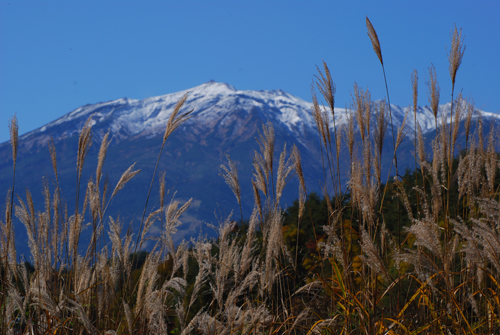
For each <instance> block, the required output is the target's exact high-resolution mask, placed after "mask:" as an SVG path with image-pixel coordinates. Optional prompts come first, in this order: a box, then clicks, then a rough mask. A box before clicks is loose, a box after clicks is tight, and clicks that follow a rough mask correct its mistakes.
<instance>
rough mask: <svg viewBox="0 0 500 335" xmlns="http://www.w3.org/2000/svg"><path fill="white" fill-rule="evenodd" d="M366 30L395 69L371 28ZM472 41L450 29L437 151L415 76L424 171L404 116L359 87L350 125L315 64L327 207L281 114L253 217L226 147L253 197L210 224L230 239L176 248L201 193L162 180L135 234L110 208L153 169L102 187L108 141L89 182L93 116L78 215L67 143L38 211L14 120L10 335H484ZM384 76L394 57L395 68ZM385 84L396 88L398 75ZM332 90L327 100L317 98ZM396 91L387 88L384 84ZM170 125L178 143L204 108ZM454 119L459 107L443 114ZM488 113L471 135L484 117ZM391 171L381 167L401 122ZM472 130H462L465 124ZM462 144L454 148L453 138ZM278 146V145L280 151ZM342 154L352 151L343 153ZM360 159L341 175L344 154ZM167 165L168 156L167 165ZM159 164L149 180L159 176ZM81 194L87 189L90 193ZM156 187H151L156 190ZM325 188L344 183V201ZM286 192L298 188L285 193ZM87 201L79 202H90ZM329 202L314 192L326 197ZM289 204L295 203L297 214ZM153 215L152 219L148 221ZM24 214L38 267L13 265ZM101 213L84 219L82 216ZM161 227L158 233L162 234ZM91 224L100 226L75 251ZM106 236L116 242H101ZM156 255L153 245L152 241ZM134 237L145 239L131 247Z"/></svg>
mask: <svg viewBox="0 0 500 335" xmlns="http://www.w3.org/2000/svg"><path fill="white" fill-rule="evenodd" d="M367 28H368V35H369V37H370V40H371V42H372V45H373V48H374V51H375V53H376V55H377V57H378V58H379V60H380V63H381V64H382V67H383V66H384V64H383V60H382V50H381V47H380V41H379V39H378V36H377V33H376V31H375V28H374V27H373V25H372V23H371V22H370V21H369V20H368V18H367ZM464 50H465V46H464V45H463V39H462V37H461V31H460V32H459V31H458V30H457V28H456V27H455V28H454V30H452V47H451V50H450V54H449V57H448V58H449V62H450V77H451V81H452V92H451V97H452V105H451V108H450V111H443V110H439V108H438V106H439V97H440V90H439V85H438V82H437V77H436V72H435V69H434V66H432V65H431V67H430V68H429V101H430V103H431V107H432V110H433V113H434V118H435V120H434V122H435V126H436V135H435V138H434V139H433V140H432V142H431V146H430V147H431V149H432V150H431V152H427V151H428V148H429V146H428V145H427V142H426V141H427V139H424V136H423V134H422V129H421V127H420V125H419V124H418V122H417V118H416V113H417V101H418V74H417V72H416V71H414V72H413V73H412V74H411V81H412V89H413V109H414V113H415V114H414V122H415V132H414V133H413V134H411V135H412V136H413V143H414V150H415V170H414V171H410V172H407V173H406V174H405V175H404V176H401V174H400V173H399V171H398V167H397V153H398V148H399V146H400V145H401V143H402V141H403V139H404V138H405V136H406V133H405V129H406V128H405V122H406V117H405V120H404V121H403V122H402V124H401V126H400V127H399V129H395V128H394V127H393V122H392V112H391V107H390V103H385V102H381V103H379V104H373V103H372V101H371V96H370V92H369V91H368V90H363V89H362V88H361V87H359V86H358V85H357V84H355V85H354V88H353V94H352V105H351V108H350V112H349V113H348V115H347V120H346V122H344V123H342V125H339V123H337V122H336V121H335V120H336V116H335V84H334V83H333V77H332V74H331V72H330V70H329V68H328V66H327V64H326V63H324V64H323V69H322V70H320V69H318V74H317V76H316V81H315V87H314V88H313V108H312V114H313V117H314V120H315V122H316V125H317V129H318V135H319V138H320V145H321V155H322V157H321V159H322V162H323V168H324V182H323V185H322V186H323V189H324V200H323V202H322V204H323V205H324V210H325V211H326V215H325V217H324V218H323V219H321V218H319V213H320V208H319V207H317V204H316V205H315V201H317V198H315V197H314V196H312V197H308V191H307V189H306V182H305V180H304V175H303V168H302V161H301V158H300V153H299V151H298V149H297V148H296V147H292V148H291V150H290V148H287V147H286V145H285V146H284V147H283V148H282V150H280V151H276V148H275V134H274V128H273V125H272V124H271V123H267V124H263V125H262V131H261V132H259V136H258V137H257V144H256V147H257V148H258V150H256V151H255V152H254V160H253V170H254V172H253V178H252V181H251V182H252V186H253V192H254V199H255V204H254V208H253V211H252V213H251V215H250V217H249V219H248V220H247V221H244V220H243V218H244V216H243V211H242V210H241V208H242V206H241V188H240V185H239V177H238V170H237V168H236V164H235V163H234V162H233V161H232V160H231V159H230V157H229V156H227V159H228V165H227V166H226V165H221V167H220V174H221V176H222V177H223V178H224V179H225V181H226V183H227V184H228V185H229V187H230V188H231V190H232V191H233V193H234V194H235V196H236V200H237V202H238V204H239V206H240V215H239V216H240V217H241V221H240V224H237V223H236V221H234V220H233V219H232V215H229V216H228V217H223V218H220V219H219V223H218V225H214V226H211V228H212V229H214V230H215V231H216V232H217V235H218V238H217V239H213V240H208V239H204V238H198V239H197V240H194V239H192V240H191V241H189V242H187V241H185V242H182V243H180V244H179V245H175V244H174V242H173V241H174V239H173V236H174V235H175V233H176V231H177V228H178V227H179V225H180V224H181V217H182V214H183V213H184V212H185V211H186V210H187V209H188V208H189V206H190V204H191V200H188V201H187V202H185V203H181V202H180V201H179V200H176V199H175V197H172V198H171V199H170V201H167V202H165V174H162V175H161V177H160V178H159V184H160V187H159V189H160V195H159V196H160V201H159V202H157V203H159V204H160V206H159V208H154V209H149V211H148V201H149V198H150V196H151V192H149V193H148V197H147V199H146V202H145V206H144V213H143V215H142V220H141V224H140V228H139V231H138V234H137V236H134V234H133V233H132V232H131V231H130V230H128V231H124V230H123V222H121V220H120V219H119V218H113V217H107V216H106V209H107V207H108V205H109V204H110V202H111V201H112V200H113V199H114V197H115V196H116V194H117V193H118V192H120V191H122V189H125V190H126V184H127V183H128V182H129V181H131V180H132V179H133V177H134V176H135V175H137V174H138V173H139V172H140V171H139V170H135V171H134V165H132V166H130V167H129V168H128V169H126V170H125V171H124V172H123V174H122V176H121V178H120V180H119V181H118V183H117V184H116V185H115V187H114V189H113V191H112V192H111V188H110V186H109V185H108V184H107V183H106V182H104V185H101V177H102V171H103V168H104V166H105V164H104V161H105V158H106V153H107V148H108V146H109V141H108V135H107V134H106V136H104V138H103V140H102V143H101V147H100V150H99V157H98V163H97V167H96V173H95V176H92V178H90V179H89V180H88V181H87V184H86V186H85V184H84V181H83V180H82V174H81V172H82V168H83V165H84V163H85V158H86V156H87V153H88V152H89V147H90V145H91V144H92V133H91V122H90V119H89V120H88V121H87V123H85V125H84V126H83V128H82V130H81V132H80V139H79V147H78V150H77V157H78V159H77V168H76V172H77V173H76V178H75V182H76V184H75V185H76V186H75V193H76V209H75V212H74V213H72V214H71V215H70V214H69V213H68V212H67V210H65V207H64V201H63V199H61V193H62V192H61V190H60V189H59V184H58V180H59V179H58V170H57V154H56V150H55V146H54V144H53V142H50V143H49V149H50V154H51V161H52V165H53V169H54V173H55V180H56V183H55V186H54V187H52V188H51V187H50V186H49V185H48V184H45V185H44V196H45V204H44V209H43V210H42V211H39V212H35V205H34V204H33V200H32V197H31V194H30V192H29V191H26V194H25V195H24V196H21V195H17V202H16V205H14V195H15V193H14V192H15V172H16V154H17V143H18V140H17V136H18V135H17V131H18V127H17V120H16V118H15V117H14V118H13V119H12V122H11V127H10V130H11V143H12V149H13V185H12V188H11V189H10V190H9V191H8V196H7V201H6V207H5V219H4V220H3V221H1V222H0V225H1V230H0V232H1V234H0V252H1V265H0V270H1V273H0V275H1V279H2V282H1V290H0V292H1V296H0V304H1V313H0V317H1V320H0V332H1V333H6V334H86V333H92V334H146V333H151V334H462V333H463V334H484V333H488V334H490V333H497V332H498V331H499V329H500V300H499V296H498V292H500V284H499V283H500V251H499V250H500V204H499V202H498V199H499V195H498V191H499V189H500V187H499V185H500V184H499V183H498V179H497V169H498V156H497V154H496V146H497V144H496V141H495V140H496V138H497V137H496V135H497V134H496V132H495V130H494V129H493V128H492V129H491V130H490V132H489V134H488V135H484V134H483V122H482V119H481V117H480V115H478V116H477V117H476V118H474V121H473V116H474V115H475V109H474V106H473V104H472V103H471V102H469V101H467V100H464V99H463V98H462V96H461V95H459V96H458V99H457V100H456V101H454V89H455V79H456V75H457V71H458V68H459V66H460V64H461V62H462V58H463V54H464ZM383 69H384V68H383ZM384 82H385V86H386V88H387V87H388V86H387V80H385V70H384ZM316 89H317V90H318V91H319V93H320V95H321V97H322V98H323V99H324V102H325V105H322V104H320V102H319V100H318V97H317V95H316V93H315V91H316ZM387 95H388V96H387V98H389V91H388V90H387ZM186 99H187V96H184V97H183V98H182V99H181V100H180V101H179V103H178V104H177V106H176V107H175V111H174V112H173V113H172V117H171V118H170V119H169V121H168V124H167V126H166V130H165V135H164V137H163V142H162V147H161V150H160V152H159V154H158V161H159V160H160V159H161V154H162V150H163V147H164V145H165V142H166V140H167V139H168V137H169V136H170V135H171V134H172V133H173V131H175V129H176V128H178V127H179V126H180V125H181V124H182V123H184V122H185V121H186V120H188V119H189V118H190V117H191V116H192V115H191V114H190V113H191V112H188V113H185V114H179V113H180V111H181V110H182V107H183V104H184V102H185V101H186ZM448 112H449V114H446V113H448ZM473 122H475V123H476V127H475V131H474V133H472V134H471V133H470V132H471V129H472V128H471V124H472V123H473ZM389 125H390V129H389V130H390V132H391V136H392V142H393V148H392V153H391V157H390V160H391V161H392V162H393V163H394V165H395V172H396V178H395V179H394V180H392V181H391V180H390V176H391V172H389V173H388V174H387V176H384V175H383V174H382V159H383V152H384V151H383V146H384V143H385V137H386V135H387V131H388V129H387V128H388V126H389ZM461 125H463V127H462V128H461ZM459 135H460V136H462V135H464V137H465V142H466V145H465V150H463V151H462V152H461V153H460V155H459V156H458V157H456V156H455V148H456V146H457V139H458V137H459ZM280 149H281V148H280ZM344 153H345V154H344ZM342 157H345V159H348V160H349V162H348V163H349V166H350V167H351V168H350V170H349V171H348V173H349V175H348V179H349V181H348V183H347V185H342V184H341V181H342V178H341V165H344V164H341V159H343V158H342ZM156 165H158V162H157V164H156ZM292 175H295V176H296V177H297V178H298V179H299V193H298V202H297V204H296V208H295V209H293V208H292V209H288V210H285V209H283V208H281V206H280V199H281V197H282V195H283V194H284V192H285V191H286V190H285V186H286V184H287V181H288V180H289V178H290V177H292ZM155 176H156V168H155V172H154V174H153V176H152V179H151V186H152V185H153V184H154V182H155ZM82 190H84V192H82ZM150 190H151V187H150ZM327 190H333V195H332V194H328V191H327ZM287 192H288V190H287ZM80 195H81V196H82V197H84V200H83V205H82V206H79V204H80V200H79V197H80ZM316 203H317V202H316ZM290 213H295V214H294V217H293V219H292V220H291V221H290ZM146 214H147V215H146ZM13 215H15V216H16V217H17V218H18V219H19V221H20V222H21V223H22V224H24V226H25V228H26V232H27V236H28V239H29V247H30V250H31V258H30V261H31V263H32V264H30V263H24V264H20V263H18V262H17V261H16V260H17V256H16V250H15V245H14V229H13V222H14V221H13ZM87 222H89V223H87ZM156 222H160V224H161V230H160V231H161V233H160V234H159V236H152V235H151V234H149V231H150V230H151V227H152V226H153V224H155V223H156ZM85 226H90V227H91V229H92V237H91V240H90V242H89V245H88V246H87V250H86V252H85V253H80V252H79V251H78V250H79V249H78V247H79V244H80V241H79V239H80V235H81V232H82V229H83V228H84V227H85ZM105 235H107V237H108V238H109V241H110V243H108V244H106V243H105V242H104V241H105V239H104V237H105ZM147 239H151V240H153V242H154V247H153V249H152V251H151V252H149V253H144V252H142V251H141V250H142V245H143V243H144V242H145V241H146V240H147ZM134 240H135V242H134Z"/></svg>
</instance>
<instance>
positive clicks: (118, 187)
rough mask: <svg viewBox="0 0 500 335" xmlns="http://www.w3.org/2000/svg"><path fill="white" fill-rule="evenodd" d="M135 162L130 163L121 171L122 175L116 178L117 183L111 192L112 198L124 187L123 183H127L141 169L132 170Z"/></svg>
mask: <svg viewBox="0 0 500 335" xmlns="http://www.w3.org/2000/svg"><path fill="white" fill-rule="evenodd" d="M135 164H136V163H134V164H132V165H130V167H129V168H128V169H127V170H126V171H125V172H123V174H122V176H121V177H120V180H118V183H117V184H116V186H115V189H114V190H113V193H112V194H111V198H110V199H112V198H113V197H114V196H115V195H116V194H117V193H118V192H119V191H120V190H121V189H122V188H123V187H125V184H127V183H128V182H129V181H130V179H132V178H134V177H135V175H137V174H138V173H139V172H141V170H136V171H132V170H133V169H134V166H135Z"/></svg>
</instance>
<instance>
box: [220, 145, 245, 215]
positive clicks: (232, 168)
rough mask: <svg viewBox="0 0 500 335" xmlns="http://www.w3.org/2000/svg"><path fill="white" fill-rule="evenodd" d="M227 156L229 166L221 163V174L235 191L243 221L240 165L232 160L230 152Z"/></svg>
mask: <svg viewBox="0 0 500 335" xmlns="http://www.w3.org/2000/svg"><path fill="white" fill-rule="evenodd" d="M226 158H227V160H228V165H229V168H228V167H226V166H225V165H223V164H221V165H220V166H219V176H221V177H223V178H224V180H225V181H226V184H227V185H228V186H229V188H230V189H231V190H232V191H233V193H234V196H235V197H236V200H237V201H238V205H239V206H240V214H241V221H243V211H242V210H241V188H240V182H239V179H238V167H237V166H236V163H235V162H233V161H232V160H231V157H230V156H229V155H228V154H226Z"/></svg>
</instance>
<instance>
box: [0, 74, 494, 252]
mask: <svg viewBox="0 0 500 335" xmlns="http://www.w3.org/2000/svg"><path fill="white" fill-rule="evenodd" d="M185 93H188V98H187V100H186V102H185V104H184V106H183V109H182V110H181V112H185V111H190V110H193V114H192V115H193V117H192V118H191V119H189V120H188V121H187V122H186V123H184V124H183V125H182V126H181V127H180V128H178V129H177V130H176V131H175V132H174V133H173V134H172V136H171V137H170V138H169V139H168V140H167V142H166V144H165V148H164V151H163V155H162V157H161V160H160V162H159V171H160V172H164V173H165V177H166V187H167V189H169V194H168V195H167V196H166V199H165V201H166V202H168V201H170V199H172V198H174V196H175V199H176V200H179V201H181V202H182V201H187V200H188V199H189V198H191V197H192V198H193V202H192V204H191V206H190V208H189V210H188V211H187V212H186V213H185V214H184V216H183V217H182V221H183V223H184V224H183V225H182V226H181V227H180V230H179V231H178V233H177V234H176V238H177V241H179V240H181V239H183V238H186V239H188V238H189V237H191V236H194V237H196V236H198V235H199V234H202V235H204V234H210V230H209V229H207V228H206V226H205V225H204V224H203V223H204V222H208V223H213V224H217V222H218V220H219V219H224V218H225V217H227V215H229V213H230V212H231V211H234V215H233V218H234V219H238V218H239V217H240V216H239V207H238V204H237V202H236V198H235V196H234V195H233V193H232V191H231V190H230V189H229V187H228V186H227V185H226V183H225V181H224V179H223V178H222V177H220V176H219V175H218V174H219V166H220V165H221V164H227V160H226V158H225V154H228V155H230V157H231V159H232V160H233V161H235V162H236V164H237V168H238V173H239V180H240V184H241V194H242V203H243V215H244V217H249V216H250V214H251V210H252V207H253V201H254V199H253V192H252V186H251V178H252V161H253V155H254V150H257V151H258V150H259V146H258V143H257V142H256V140H255V138H256V137H257V136H258V130H259V129H262V128H261V127H262V124H263V123H265V122H267V121H270V122H271V123H272V124H273V127H274V130H275V135H276V141H275V152H276V153H275V158H276V159H278V158H279V154H280V153H281V151H282V150H283V147H284V145H285V143H286V145H287V146H286V147H287V150H288V152H290V149H291V148H292V145H296V146H297V147H298V149H299V150H300V152H301V157H302V164H303V168H304V174H305V179H306V182H307V187H308V191H316V192H318V193H322V191H321V184H320V182H321V181H323V180H324V178H323V176H324V174H323V168H322V166H323V165H322V164H323V163H322V160H321V149H320V147H319V139H318V135H317V131H316V124H315V122H314V119H313V117H312V114H311V107H312V104H311V103H309V102H306V101H304V100H302V99H299V98H297V97H294V96H292V95H290V94H288V93H286V92H283V91H281V90H273V91H239V90H237V89H235V88H234V87H232V86H230V85H228V84H224V83H217V82H213V81H211V82H208V83H205V84H203V85H200V86H197V87H194V88H192V89H190V90H186V91H182V92H177V93H172V94H167V95H163V96H158V97H152V98H147V99H143V100H132V99H128V98H123V99H118V100H113V101H109V102H102V103H97V104H90V105H85V106H82V107H80V108H77V109H76V110H74V111H72V112H70V113H68V114H66V115H64V116H63V117H61V118H59V119H57V120H55V121H53V122H50V123H48V124H47V125H45V126H43V127H41V128H39V129H36V130H34V131H32V132H29V133H27V134H24V135H22V136H20V138H19V149H18V160H17V168H16V185H15V193H16V194H19V196H20V197H21V199H26V195H25V190H26V189H29V191H30V192H31V194H32V196H33V201H34V204H35V207H36V209H37V210H40V211H42V210H43V208H44V198H43V190H44V187H48V189H49V190H50V192H51V194H53V192H54V188H55V185H56V178H55V174H54V172H53V168H52V164H51V160H50V155H49V149H48V145H47V143H48V141H49V139H50V138H52V139H53V141H54V144H55V147H56V152H57V164H58V182H59V185H60V187H61V190H62V197H63V198H64V199H66V201H67V208H68V213H69V215H71V213H72V212H74V208H75V198H76V196H75V189H76V187H75V185H76V154H77V148H78V136H79V131H80V129H81V127H82V126H83V124H84V123H85V121H86V120H87V119H88V118H89V117H90V118H91V120H92V134H93V145H92V146H91V149H90V151H89V153H88V155H87V159H86V161H85V166H84V169H83V177H82V189H83V190H84V189H85V185H86V182H87V181H88V180H89V179H90V178H93V176H95V168H96V166H97V156H98V151H99V146H100V143H101V141H102V139H103V137H104V135H105V134H106V132H107V131H108V130H109V131H110V138H111V139H112V140H111V144H110V146H109V148H108V152H107V157H106V160H105V162H104V168H103V171H104V173H106V174H107V178H108V179H109V182H110V188H111V189H113V188H114V186H115V185H116V183H117V182H118V180H119V178H120V176H121V174H122V173H123V172H124V171H125V170H126V169H127V168H128V167H129V166H130V165H131V164H133V163H134V162H137V163H136V165H135V169H141V172H140V173H139V174H138V175H137V176H136V177H134V178H133V179H132V180H131V181H130V182H129V183H128V184H127V185H126V186H125V188H124V189H123V190H122V191H121V192H120V193H119V194H118V195H117V197H116V198H114V199H113V201H112V203H111V204H110V205H109V207H108V210H107V212H106V215H111V216H112V217H114V218H116V217H118V216H119V217H121V218H122V220H124V222H125V224H126V226H127V225H130V227H132V229H137V227H138V225H139V223H140V219H141V216H142V213H143V210H144V206H145V202H146V198H147V193H148V189H149V185H150V182H151V178H152V176H153V172H154V166H155V164H156V160H157V157H158V153H159V151H160V147H161V144H162V138H163V134H164V132H165V126H166V124H167V120H168V118H169V117H170V115H171V113H172V111H173V108H174V106H175V105H176V103H177V102H178V101H179V99H180V98H181V97H182V96H183V95H184V94H185ZM377 103H378V102H376V103H375V104H374V105H376V104H377ZM449 108H450V106H449V104H447V105H442V106H441V110H442V111H444V112H446V111H447V110H448V111H449ZM391 110H392V117H393V121H394V127H395V131H396V129H397V127H399V126H400V125H401V122H402V121H403V119H404V116H405V114H406V112H407V111H408V107H406V108H401V107H399V106H395V105H392V106H391ZM346 113H347V111H346V110H345V109H335V119H336V125H337V126H342V124H344V123H345V122H346V118H345V115H346ZM479 113H482V115H483V117H484V118H485V119H495V120H497V119H498V116H497V115H495V114H491V113H485V112H479V111H477V112H476V115H479ZM417 121H418V122H419V124H420V125H421V127H422V130H423V132H424V135H425V134H428V135H429V136H430V134H432V132H433V131H434V130H435V129H434V116H433V114H432V111H431V110H430V108H429V107H419V108H418V111H417ZM414 126H415V125H414V116H413V114H409V115H408V117H407V120H406V127H407V134H409V135H410V136H411V134H413V131H414ZM389 128H390V127H389ZM389 128H388V135H387V136H386V142H387V143H386V144H385V145H384V147H385V149H384V150H385V157H386V158H385V160H384V162H383V165H384V167H385V168H386V169H387V168H388V167H389V165H390V161H391V158H392V142H390V141H392V137H391V135H390V130H389ZM412 143H413V142H412V140H411V138H407V139H405V141H403V143H402V144H401V149H400V150H399V152H398V163H399V165H400V166H401V168H400V169H404V168H405V167H410V166H412V164H414V163H413V162H414V161H413V153H412V151H413V144H412ZM345 155H346V153H345V152H343V153H342V154H341V157H343V159H341V170H342V171H349V162H348V159H344V158H345V157H348V156H345ZM343 177H344V179H343V182H344V183H345V181H346V178H347V175H346V174H345V173H344V174H343ZM94 178H95V177H94ZM158 180H159V178H158V175H156V178H155V183H154V187H153V190H152V196H151V198H150V201H149V204H148V212H149V211H150V210H151V209H156V208H158V204H159V196H158V189H159V187H158ZM11 185H12V153H11V147H10V143H8V142H5V143H2V144H0V190H1V191H2V192H3V194H4V195H6V194H7V192H8V190H9V188H10V187H11ZM297 190H298V182H297V180H296V178H291V179H290V181H289V184H288V185H287V187H286V190H285V194H284V195H283V198H282V205H283V206H284V207H285V206H287V205H291V204H292V202H293V201H294V200H295V199H296V198H297V197H298V192H297ZM84 197H85V194H84V192H83V191H82V192H81V194H80V202H81V204H80V208H81V205H82V204H83V198H84ZM214 211H215V213H214ZM86 222H88V220H87V221H86ZM159 229H160V228H159V225H156V226H155V227H153V230H152V231H153V232H155V231H156V232H157V231H158V230H159ZM89 232H90V230H89V229H87V231H86V232H85V233H84V237H85V236H87V237H88V235H89ZM15 233H16V244H17V245H18V248H19V249H18V250H22V251H19V254H21V253H23V252H24V254H26V255H28V254H29V253H28V250H27V249H26V246H27V237H26V233H25V228H24V227H23V226H22V225H21V224H19V223H18V224H17V225H16V230H15Z"/></svg>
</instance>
